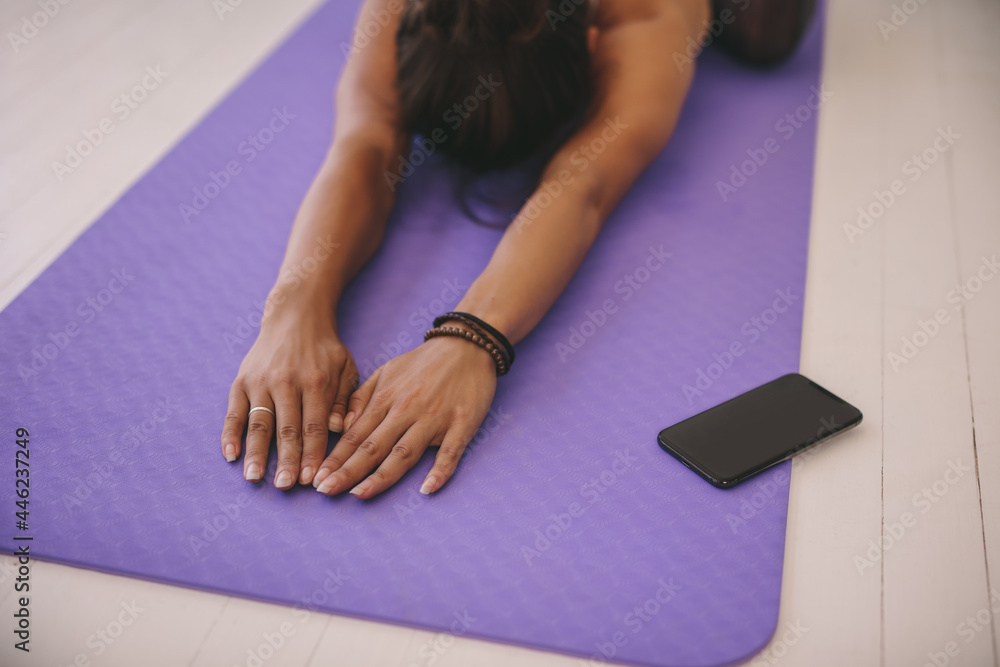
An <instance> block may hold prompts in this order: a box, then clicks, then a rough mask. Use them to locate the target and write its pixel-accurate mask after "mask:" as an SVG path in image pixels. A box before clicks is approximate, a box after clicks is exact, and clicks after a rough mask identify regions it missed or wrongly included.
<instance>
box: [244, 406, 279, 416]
mask: <svg viewBox="0 0 1000 667" xmlns="http://www.w3.org/2000/svg"><path fill="white" fill-rule="evenodd" d="M258 410H263V411H264V412H270V413H271V416H272V417H273V416H274V410H272V409H271V408H265V407H264V406H263V405H258V406H257V407H256V408H250V412H248V413H247V417H249V416H250V415H252V414H253V413H255V412H257V411H258Z"/></svg>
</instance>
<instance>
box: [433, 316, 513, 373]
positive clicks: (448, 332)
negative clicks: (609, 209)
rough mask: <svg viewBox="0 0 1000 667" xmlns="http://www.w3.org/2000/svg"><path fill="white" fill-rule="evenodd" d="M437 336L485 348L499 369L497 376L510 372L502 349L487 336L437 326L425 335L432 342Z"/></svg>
mask: <svg viewBox="0 0 1000 667" xmlns="http://www.w3.org/2000/svg"><path fill="white" fill-rule="evenodd" d="M437 336H458V337H460V338H464V339H465V340H467V341H470V342H472V343H475V344H476V345H478V346H479V347H481V348H483V349H484V350H486V351H487V352H489V354H490V356H491V357H493V363H494V364H495V365H496V367H497V375H506V374H507V371H509V370H510V364H509V363H508V361H507V359H506V357H504V354H503V352H501V351H500V348H498V347H497V346H496V345H494V344H493V341H491V340H490V339H489V338H487V337H485V336H481V335H479V334H478V333H476V332H474V331H469V330H468V329H461V328H459V327H442V326H436V327H434V328H433V329H430V330H428V331H427V332H426V333H424V340H425V341H426V340H430V339H431V338H435V337H437Z"/></svg>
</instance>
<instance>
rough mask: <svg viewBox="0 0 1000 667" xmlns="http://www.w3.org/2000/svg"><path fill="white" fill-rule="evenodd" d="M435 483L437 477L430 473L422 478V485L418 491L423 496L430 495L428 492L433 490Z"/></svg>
mask: <svg viewBox="0 0 1000 667" xmlns="http://www.w3.org/2000/svg"><path fill="white" fill-rule="evenodd" d="M435 485H437V478H436V477H434V476H433V475H431V476H430V477H428V478H427V479H425V480H424V485H423V486H421V487H420V493H422V494H424V495H425V496H426V495H430V493H431V492H432V491H433V490H434V487H435Z"/></svg>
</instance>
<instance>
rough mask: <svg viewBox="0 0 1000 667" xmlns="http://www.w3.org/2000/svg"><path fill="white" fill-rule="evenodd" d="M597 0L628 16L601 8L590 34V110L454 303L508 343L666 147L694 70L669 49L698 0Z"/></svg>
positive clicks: (700, 7)
mask: <svg viewBox="0 0 1000 667" xmlns="http://www.w3.org/2000/svg"><path fill="white" fill-rule="evenodd" d="M622 4H626V5H631V6H626V7H624V8H623V7H622ZM602 5H605V6H607V7H608V9H609V10H610V11H630V12H633V16H631V17H630V18H629V19H627V20H624V19H621V18H619V17H616V16H611V17H607V18H606V20H607V21H608V22H610V23H612V27H610V28H608V29H606V30H602V31H600V32H599V33H598V44H597V48H596V49H595V63H594V64H595V68H596V69H597V72H598V89H597V90H598V93H597V97H596V99H595V103H594V104H593V105H592V112H591V113H589V114H588V118H587V120H586V121H585V122H584V124H583V125H582V126H581V127H580V129H579V130H578V131H577V132H576V133H575V134H574V135H573V136H572V137H571V138H570V139H569V140H568V141H567V142H566V143H565V144H564V146H563V147H562V148H561V149H560V150H559V152H558V153H557V154H556V155H555V156H554V157H553V159H552V160H551V161H550V163H549V165H548V167H547V168H546V170H545V172H544V174H543V176H542V179H541V183H540V185H539V187H538V188H537V189H536V190H535V192H534V194H533V195H532V196H531V198H529V200H528V202H527V203H526V204H525V206H524V208H523V209H522V210H521V212H520V214H519V215H518V216H517V218H515V220H514V222H513V223H512V224H511V226H510V227H509V228H508V230H507V232H506V233H505V234H504V236H503V238H502V239H501V241H500V243H499V244H498V246H497V249H496V251H495V252H494V253H493V257H492V258H491V259H490V262H489V264H488V265H487V267H486V269H485V270H484V271H483V272H482V274H481V275H480V276H479V278H478V279H477V280H476V281H475V282H473V284H472V285H471V286H470V288H469V290H468V292H467V293H466V295H465V298H463V299H462V300H461V301H460V302H459V304H458V306H456V308H455V309H456V310H460V311H466V312H470V313H472V314H474V315H477V316H479V317H480V318H482V319H483V320H485V321H487V322H489V323H490V324H492V325H493V326H495V327H496V328H497V329H499V330H500V331H501V332H503V333H504V334H505V335H506V336H507V337H508V338H510V340H511V342H516V341H519V340H521V339H522V338H524V337H525V336H526V335H527V334H528V333H529V332H530V331H531V330H532V329H533V328H534V327H535V325H537V324H538V322H539V321H540V320H541V319H542V317H544V315H545V313H546V312H548V310H549V308H551V306H552V304H553V303H554V302H555V300H556V299H557V298H558V297H559V295H560V294H562V292H563V290H565V288H566V285H567V284H569V281H570V280H571V279H572V277H573V275H574V274H575V273H576V270H577V269H578V268H579V266H580V264H581V263H582V261H583V259H584V257H585V256H586V254H587V252H588V251H589V250H590V247H591V246H592V245H593V243H594V239H595V238H596V237H597V234H598V233H599V232H600V229H601V226H602V224H603V223H604V221H605V219H607V217H608V215H610V213H611V211H612V210H614V208H615V206H616V205H617V204H618V201H619V200H620V199H621V198H622V196H624V194H625V193H626V192H628V190H629V188H630V187H631V186H632V184H633V183H634V182H635V180H636V179H637V178H638V177H639V175H640V174H641V173H642V172H643V171H644V170H645V169H646V167H647V166H648V165H649V163H650V162H651V161H652V160H653V159H654V158H655V157H656V156H657V155H659V153H660V152H661V151H662V150H663V148H664V147H665V146H666V144H667V140H668V139H669V138H670V135H671V134H672V133H673V130H674V126H675V125H676V123H677V118H678V116H679V115H680V110H681V106H682V104H683V101H684V98H685V96H686V95H687V91H688V88H689V86H690V84H691V79H692V76H693V73H694V72H693V67H692V66H687V67H685V68H683V69H681V70H679V69H678V68H677V66H676V65H675V59H674V57H673V56H674V54H675V53H681V54H683V53H685V49H686V48H687V39H688V38H689V37H690V38H691V39H695V40H696V39H697V38H698V35H699V33H700V31H701V29H702V27H703V26H704V25H705V23H706V20H707V18H708V8H707V4H706V3H705V2H701V1H700V0H692V1H687V2H656V3H650V2H630V3H613V2H608V3H605V2H602ZM603 9H604V8H603V7H602V10H603ZM635 14H638V16H635ZM546 202H549V203H548V205H547V206H545V205H544V204H546Z"/></svg>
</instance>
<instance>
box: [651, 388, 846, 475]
mask: <svg viewBox="0 0 1000 667" xmlns="http://www.w3.org/2000/svg"><path fill="white" fill-rule="evenodd" d="M860 423H861V411H860V410H858V409H857V408H855V407H854V406H853V405H851V404H850V403H848V402H846V401H844V400H843V399H840V398H838V397H837V396H834V395H833V394H832V393H830V392H829V391H827V390H826V389H824V388H823V387H821V386H819V385H818V384H816V383H815V382H813V381H812V380H810V379H808V378H806V377H804V376H802V375H799V374H798V373H791V374H789V375H783V376H782V377H779V378H778V379H776V380H772V381H771V382H768V383H767V384H764V385H761V386H760V387H757V388H756V389H751V390H750V391H748V392H746V393H745V394H740V395H739V396H737V397H736V398H733V399H730V400H728V401H726V402H725V403H721V404H720V405H717V406H715V407H714V408H709V409H708V410H705V411H704V412H701V413H699V414H697V415H695V416H693V417H690V418H688V419H685V420H684V421H682V422H680V423H678V424H674V425H673V426H670V427H667V428H665V429H663V430H662V431H660V435H659V438H658V440H659V443H660V446H661V447H663V449H665V450H667V451H668V452H670V453H671V454H673V455H674V456H675V457H677V458H678V459H680V460H681V462H683V463H684V464H685V465H686V466H688V467H689V468H692V469H693V470H694V471H695V472H697V473H698V474H699V475H701V476H702V477H704V478H705V479H706V480H708V481H709V482H711V483H712V484H714V485H716V486H719V487H730V486H733V485H735V484H738V483H740V482H742V481H743V480H745V479H747V478H749V477H752V476H753V475H756V474H757V473H760V472H763V471H764V470H767V469H768V468H770V467H771V466H774V465H777V464H778V463H781V462H782V461H784V460H786V459H788V458H790V457H791V456H793V455H795V454H797V453H799V452H801V451H803V450H805V449H806V448H808V447H811V446H812V445H815V444H817V443H819V442H821V441H822V440H825V439H826V438H828V437H830V436H832V435H835V434H837V433H840V432H841V431H844V430H846V429H849V428H851V427H853V426H857V425H858V424H860Z"/></svg>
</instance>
